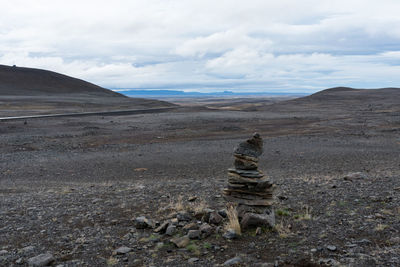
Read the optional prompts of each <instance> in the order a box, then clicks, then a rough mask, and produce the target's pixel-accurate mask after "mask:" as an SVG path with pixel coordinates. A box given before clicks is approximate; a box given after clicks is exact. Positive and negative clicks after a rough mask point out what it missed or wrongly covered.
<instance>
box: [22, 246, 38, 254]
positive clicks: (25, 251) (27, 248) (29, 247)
mask: <svg viewBox="0 0 400 267" xmlns="http://www.w3.org/2000/svg"><path fill="white" fill-rule="evenodd" d="M34 250H35V247H34V246H27V247H24V248H22V249H21V252H22V253H30V252H32V251H34Z"/></svg>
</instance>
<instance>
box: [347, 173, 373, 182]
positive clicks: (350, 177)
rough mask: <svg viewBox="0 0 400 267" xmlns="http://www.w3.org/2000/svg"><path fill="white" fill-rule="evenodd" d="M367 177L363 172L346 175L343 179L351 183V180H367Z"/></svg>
mask: <svg viewBox="0 0 400 267" xmlns="http://www.w3.org/2000/svg"><path fill="white" fill-rule="evenodd" d="M367 178H368V175H366V174H365V173H363V172H351V173H348V174H346V175H345V176H344V177H343V179H344V180H345V181H352V180H356V179H367Z"/></svg>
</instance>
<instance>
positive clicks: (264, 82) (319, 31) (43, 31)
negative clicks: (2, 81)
mask: <svg viewBox="0 0 400 267" xmlns="http://www.w3.org/2000/svg"><path fill="white" fill-rule="evenodd" d="M0 4H1V7H2V8H1V9H0V64H8V65H13V64H16V65H20V66H22V65H23V66H29V67H37V68H45V69H50V70H54V71H58V72H62V73H65V74H68V75H72V76H75V77H78V78H82V79H87V80H89V81H91V82H95V83H97V84H99V85H102V86H107V87H138V88H183V89H188V90H194V89H196V90H201V89H204V90H225V89H230V90H242V91H243V90H270V89H271V90H272V89H280V90H284V91H288V90H297V89H299V88H300V89H299V90H301V91H304V90H307V89H309V91H315V90H316V89H323V88H326V87H330V86H335V85H348V86H354V87H365V86H367V87H368V86H369V87H374V86H399V84H400V75H399V74H400V73H399V64H398V58H399V54H400V52H399V51H400V17H399V16H398V10H400V2H399V1H396V0H382V1H367V0H347V1H344V0H337V1H316V0H306V1H296V0H282V1H264V0H250V1H234V0H229V1H228V0H221V1H211V0H202V1H197V0H193V1H178V0H168V1H166V0H148V1H138V0H137V1H127V0H126V1H123V0H119V1H105V0H98V1H92V0H88V1H77V0H71V1H51V0H37V1H28V0H14V1H5V0H0ZM398 77H399V78H398Z"/></svg>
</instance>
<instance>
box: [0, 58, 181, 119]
mask: <svg viewBox="0 0 400 267" xmlns="http://www.w3.org/2000/svg"><path fill="white" fill-rule="evenodd" d="M174 106H176V105H174V104H171V103H168V102H166V101H160V100H155V99H144V98H130V97H126V96H124V95H122V94H119V93H116V92H113V91H111V90H108V89H105V88H102V87H100V86H97V85H95V84H92V83H89V82H85V81H83V80H80V79H76V78H72V77H69V76H66V75H63V74H60V73H56V72H52V71H47V70H40V69H32V68H20V67H9V66H4V65H0V117H13V116H29V115H39V114H57V113H79V112H104V111H115V110H131V109H151V108H162V107H174Z"/></svg>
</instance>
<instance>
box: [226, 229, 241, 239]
mask: <svg viewBox="0 0 400 267" xmlns="http://www.w3.org/2000/svg"><path fill="white" fill-rule="evenodd" d="M223 237H224V238H226V239H237V238H239V235H238V233H236V231H235V230H233V229H229V230H228V231H226V233H225V234H224V235H223Z"/></svg>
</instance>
